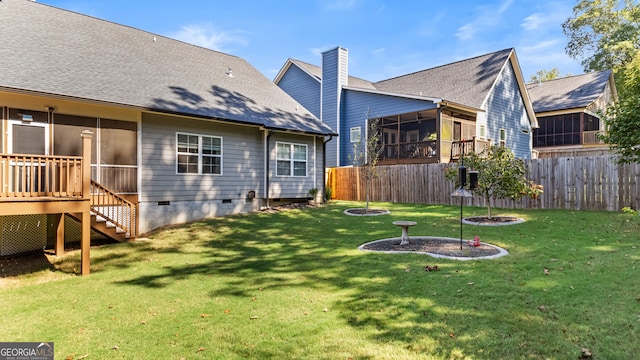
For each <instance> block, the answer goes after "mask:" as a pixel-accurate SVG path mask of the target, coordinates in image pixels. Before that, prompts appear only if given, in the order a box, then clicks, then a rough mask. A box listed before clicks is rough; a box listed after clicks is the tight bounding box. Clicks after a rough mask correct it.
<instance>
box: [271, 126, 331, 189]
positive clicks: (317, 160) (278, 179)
mask: <svg viewBox="0 0 640 360" xmlns="http://www.w3.org/2000/svg"><path fill="white" fill-rule="evenodd" d="M319 140H320V141H319V142H318V141H317V138H316V137H315V136H310V135H295V134H287V133H274V134H273V135H272V136H271V138H270V139H269V154H270V155H269V159H270V160H269V198H272V199H274V198H283V199H285V198H286V199H291V198H306V197H308V196H309V190H311V188H314V187H315V188H318V189H321V188H322V184H323V176H324V170H323V168H322V141H321V140H322V139H321V138H320V139H319ZM278 142H284V143H293V144H302V145H307V176H304V177H301V176H277V175H276V144H277V143H278Z"/></svg>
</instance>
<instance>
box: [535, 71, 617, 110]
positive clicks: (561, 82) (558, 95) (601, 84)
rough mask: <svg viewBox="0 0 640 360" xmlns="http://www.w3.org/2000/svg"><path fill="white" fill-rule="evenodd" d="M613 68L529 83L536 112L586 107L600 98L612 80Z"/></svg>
mask: <svg viewBox="0 0 640 360" xmlns="http://www.w3.org/2000/svg"><path fill="white" fill-rule="evenodd" d="M611 77H612V72H611V70H604V71H598V72H591V73H586V74H582V75H576V76H569V77H565V78H560V79H555V80H550V81H544V82H542V83H531V84H527V89H528V91H529V97H530V98H531V102H532V104H533V109H534V111H535V112H536V113H541V112H549V111H558V110H566V109H576V108H586V107H588V106H589V105H591V104H592V103H593V102H594V101H596V100H597V99H598V98H600V97H601V96H602V95H603V94H604V92H605V90H606V89H607V84H608V83H609V82H612V79H611Z"/></svg>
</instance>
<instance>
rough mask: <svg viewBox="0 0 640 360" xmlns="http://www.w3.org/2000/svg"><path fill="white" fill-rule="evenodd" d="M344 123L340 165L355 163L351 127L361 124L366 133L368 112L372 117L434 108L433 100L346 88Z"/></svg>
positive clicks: (341, 137) (342, 126)
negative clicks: (350, 134) (350, 137)
mask: <svg viewBox="0 0 640 360" xmlns="http://www.w3.org/2000/svg"><path fill="white" fill-rule="evenodd" d="M343 96H344V99H343V106H342V123H341V127H340V129H339V132H340V137H339V138H338V140H339V141H340V150H341V156H340V166H348V165H353V162H352V160H351V159H352V158H353V144H352V143H351V140H350V139H349V129H350V128H352V127H356V126H360V127H361V129H362V136H363V137H364V134H365V127H366V122H365V120H366V118H367V114H370V117H371V118H377V117H383V116H389V115H397V114H404V113H409V112H414V111H422V110H428V109H433V108H435V107H436V104H434V103H433V102H431V101H426V100H416V99H406V98H400V97H396V96H388V95H381V94H372V93H368V92H361V91H353V90H345V91H344V93H343Z"/></svg>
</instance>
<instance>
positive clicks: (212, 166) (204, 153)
mask: <svg viewBox="0 0 640 360" xmlns="http://www.w3.org/2000/svg"><path fill="white" fill-rule="evenodd" d="M176 135H177V142H176V144H177V148H176V156H177V172H178V174H214V175H221V174H222V138H221V137H217V136H205V135H194V134H181V133H177V134H176Z"/></svg>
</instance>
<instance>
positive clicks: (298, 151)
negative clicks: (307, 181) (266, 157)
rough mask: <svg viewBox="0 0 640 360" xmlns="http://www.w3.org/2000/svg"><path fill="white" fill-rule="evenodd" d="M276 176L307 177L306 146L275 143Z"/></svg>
mask: <svg viewBox="0 0 640 360" xmlns="http://www.w3.org/2000/svg"><path fill="white" fill-rule="evenodd" d="M276 176H307V145H303V144H293V143H284V142H277V143H276Z"/></svg>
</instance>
